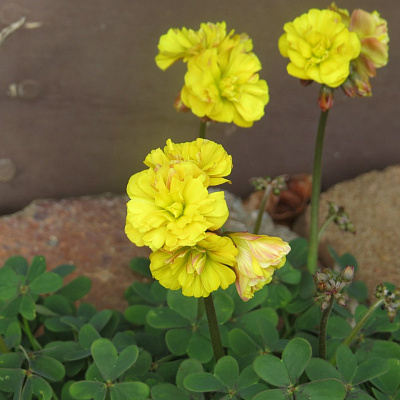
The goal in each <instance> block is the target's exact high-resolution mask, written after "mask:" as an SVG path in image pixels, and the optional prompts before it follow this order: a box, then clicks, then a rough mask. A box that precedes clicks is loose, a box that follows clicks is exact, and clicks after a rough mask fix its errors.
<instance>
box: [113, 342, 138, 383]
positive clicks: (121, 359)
mask: <svg viewBox="0 0 400 400" xmlns="http://www.w3.org/2000/svg"><path fill="white" fill-rule="evenodd" d="M138 355H139V349H138V347H137V346H136V345H131V346H128V347H126V348H125V349H124V350H122V351H121V353H119V356H118V358H117V360H116V362H115V365H114V368H113V369H112V372H111V374H110V379H111V381H114V380H116V379H117V378H118V377H120V376H121V375H122V374H123V373H124V372H125V371H126V370H128V369H129V368H130V367H131V366H132V365H133V364H134V363H135V362H136V360H137V358H138Z"/></svg>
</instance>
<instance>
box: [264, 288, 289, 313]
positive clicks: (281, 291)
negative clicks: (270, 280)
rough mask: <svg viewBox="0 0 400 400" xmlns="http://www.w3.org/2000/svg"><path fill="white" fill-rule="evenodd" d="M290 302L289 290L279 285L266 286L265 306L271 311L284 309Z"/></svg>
mask: <svg viewBox="0 0 400 400" xmlns="http://www.w3.org/2000/svg"><path fill="white" fill-rule="evenodd" d="M291 300H292V294H291V293H290V291H289V289H288V288H287V287H286V286H285V285H282V284H280V283H274V284H270V285H269V286H268V297H267V299H266V301H265V305H266V306H268V307H271V308H273V309H277V308H285V307H286V306H287V305H288V304H289V303H290V301H291Z"/></svg>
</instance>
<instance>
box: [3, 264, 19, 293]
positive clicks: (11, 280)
mask: <svg viewBox="0 0 400 400" xmlns="http://www.w3.org/2000/svg"><path fill="white" fill-rule="evenodd" d="M21 282H22V278H21V277H20V276H18V274H17V273H16V272H15V271H14V270H13V269H12V268H11V267H8V266H4V267H3V268H0V288H1V290H2V291H3V290H5V288H7V287H12V286H15V287H17V286H19V285H20V283H21ZM0 299H1V300H7V297H6V296H4V295H3V294H1V296H0Z"/></svg>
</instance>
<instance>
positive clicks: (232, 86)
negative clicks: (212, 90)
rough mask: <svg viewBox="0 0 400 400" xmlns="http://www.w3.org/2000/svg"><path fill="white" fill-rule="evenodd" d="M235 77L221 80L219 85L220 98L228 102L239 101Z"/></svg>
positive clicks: (236, 78)
mask: <svg viewBox="0 0 400 400" xmlns="http://www.w3.org/2000/svg"><path fill="white" fill-rule="evenodd" d="M238 79H239V78H238V77H237V76H227V77H225V78H222V79H221V81H220V83H219V90H220V92H221V96H223V97H226V98H227V99H228V100H229V101H236V102H238V101H239V93H238V90H237V84H236V82H237V80H238Z"/></svg>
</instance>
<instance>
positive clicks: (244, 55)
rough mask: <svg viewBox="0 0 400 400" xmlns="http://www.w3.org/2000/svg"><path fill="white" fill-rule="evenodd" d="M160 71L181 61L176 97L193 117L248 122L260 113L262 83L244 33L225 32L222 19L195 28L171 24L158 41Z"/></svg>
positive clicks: (265, 97)
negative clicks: (182, 70)
mask: <svg viewBox="0 0 400 400" xmlns="http://www.w3.org/2000/svg"><path fill="white" fill-rule="evenodd" d="M158 49H159V54H158V55H157V56H156V63H157V65H158V67H159V68H161V69H162V70H165V69H167V68H168V67H169V66H171V65H172V64H173V63H174V62H175V61H177V60H180V59H181V60H183V61H184V62H187V72H186V75H185V84H184V86H183V88H182V90H181V101H182V102H183V104H184V105H185V106H186V107H188V108H189V109H190V110H191V111H192V112H193V113H194V114H195V115H197V116H198V117H206V118H209V119H210V120H213V121H218V122H233V123H235V124H236V125H238V126H241V127H250V126H252V125H253V122H254V121H257V120H259V119H260V118H261V117H262V116H263V115H264V107H265V105H266V104H267V103H268V101H269V94H268V85H267V82H266V81H265V80H263V79H259V75H258V72H259V71H260V70H261V63H260V60H259V59H258V58H257V56H256V55H255V54H254V53H253V52H252V49H253V44H252V41H251V39H250V38H249V37H248V36H247V35H246V34H242V35H238V34H235V32H234V30H232V31H230V32H229V33H227V32H226V24H225V22H220V23H216V24H214V23H202V24H201V25H200V29H199V30H198V31H194V30H192V29H186V28H182V29H176V28H171V29H169V31H168V32H167V33H166V34H165V35H162V36H161V38H160V41H159V44H158Z"/></svg>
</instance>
